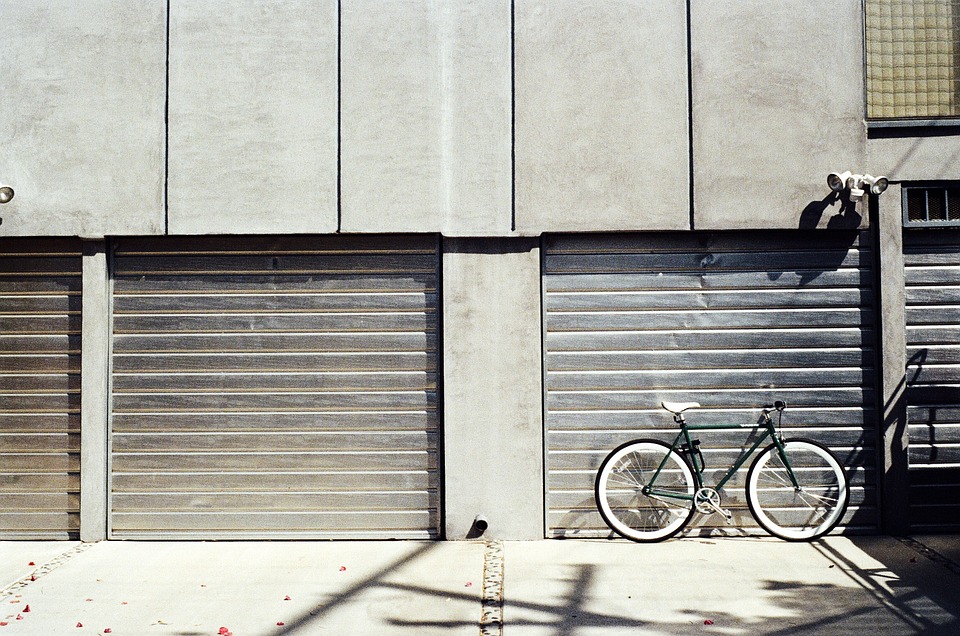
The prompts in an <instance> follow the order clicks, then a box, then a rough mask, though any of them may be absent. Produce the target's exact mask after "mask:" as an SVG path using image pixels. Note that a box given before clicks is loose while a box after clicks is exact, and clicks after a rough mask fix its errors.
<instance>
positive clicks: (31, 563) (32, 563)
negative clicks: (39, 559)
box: [27, 561, 36, 565]
mask: <svg viewBox="0 0 960 636" xmlns="http://www.w3.org/2000/svg"><path fill="white" fill-rule="evenodd" d="M27 565H36V563H34V562H33V561H31V562H30V563H27Z"/></svg>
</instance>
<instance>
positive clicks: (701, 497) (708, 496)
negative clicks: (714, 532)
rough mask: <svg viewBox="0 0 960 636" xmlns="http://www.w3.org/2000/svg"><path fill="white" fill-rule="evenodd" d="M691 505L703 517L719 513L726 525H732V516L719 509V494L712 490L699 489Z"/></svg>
mask: <svg viewBox="0 0 960 636" xmlns="http://www.w3.org/2000/svg"><path fill="white" fill-rule="evenodd" d="M693 504H694V506H696V508H697V512H700V513H702V514H705V515H709V514H712V513H714V512H719V513H720V514H721V515H723V518H724V519H726V520H727V523H733V514H731V513H730V512H728V511H726V510H724V509H723V508H721V507H720V493H718V492H717V491H716V490H714V489H713V488H701V489H700V490H698V491H697V493H696V494H695V495H694V496H693Z"/></svg>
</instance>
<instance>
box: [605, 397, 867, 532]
mask: <svg viewBox="0 0 960 636" xmlns="http://www.w3.org/2000/svg"><path fill="white" fill-rule="evenodd" d="M660 405H661V406H662V407H663V408H664V409H666V410H667V411H669V412H670V413H672V414H673V420H674V422H676V423H677V424H678V425H679V427H680V432H679V433H677V436H676V437H675V438H674V440H673V442H672V443H671V444H666V443H664V442H661V441H659V440H655V439H638V440H634V441H631V442H627V443H626V444H623V445H621V446H618V447H617V448H615V449H614V450H613V451H611V452H610V454H609V455H607V457H606V458H605V459H604V460H603V463H602V464H601V465H600V469H599V470H598V471H597V479H596V484H595V487H594V492H595V495H596V501H597V508H598V509H599V510H600V515H601V516H602V517H603V520H604V521H605V522H606V524H607V525H608V526H609V527H610V528H611V529H612V530H613V531H614V532H616V533H617V534H619V535H621V536H623V537H625V538H627V539H632V540H634V541H641V542H648V541H662V540H664V539H668V538H670V537H672V536H674V535H675V534H677V533H678V532H680V531H681V530H682V529H683V528H684V527H685V526H686V525H687V524H688V523H689V522H690V519H691V518H692V517H693V513H694V512H700V513H703V514H712V513H719V514H720V515H722V516H723V517H725V518H726V520H727V523H731V522H732V520H733V515H732V514H731V513H730V512H729V511H728V510H725V509H724V508H722V507H721V506H720V493H719V492H718V491H719V490H720V489H721V488H723V486H724V485H725V484H726V483H727V482H729V481H730V479H731V478H733V476H734V475H735V474H736V472H737V471H738V470H739V469H740V467H741V466H743V464H744V463H746V461H747V459H748V458H749V457H750V456H751V455H752V454H753V453H754V452H755V451H756V450H757V449H758V448H759V447H760V445H761V444H762V443H763V442H764V441H765V440H767V439H768V438H771V439H772V440H773V441H772V443H770V445H768V446H767V447H766V448H764V449H763V450H762V451H761V452H760V454H759V455H757V457H756V459H755V460H754V461H753V463H752V464H751V465H750V469H749V471H748V472H747V481H746V487H745V489H746V495H747V503H748V504H749V507H750V513H751V514H752V515H753V517H754V518H755V519H756V520H757V523H758V524H760V526H761V527H762V528H763V529H765V530H766V531H767V532H769V533H770V534H772V535H774V536H777V537H780V538H781V539H784V540H787V541H811V540H813V539H816V538H818V537H820V536H823V535H824V534H826V533H828V532H830V531H831V530H832V529H833V528H834V527H835V526H836V525H837V523H839V521H840V519H841V518H842V517H843V513H844V512H845V511H846V508H847V503H848V501H849V498H850V489H849V484H848V481H847V476H846V474H845V473H844V471H843V468H842V467H841V465H840V462H839V461H837V458H836V457H835V456H834V454H833V453H832V452H831V451H830V450H829V449H828V448H827V447H826V446H824V445H822V444H820V443H818V442H815V441H813V440H809V439H803V438H792V439H783V437H782V435H781V434H780V433H779V432H778V431H777V428H776V427H775V425H774V422H773V418H772V417H770V415H771V413H773V412H774V411H776V412H777V413H778V414H779V418H780V419H781V420H782V418H783V411H784V409H786V406H787V405H786V404H785V403H784V402H782V401H780V400H777V401H776V402H775V403H774V405H773V406H768V407H765V408H763V409H762V415H761V417H760V420H759V422H758V423H756V424H747V425H743V424H704V425H689V424H687V423H686V421H685V419H684V416H683V413H684V411H687V410H689V409H692V408H698V407H699V406H700V404H698V403H697V402H661V404H660ZM778 424H779V420H778ZM736 428H744V429H746V428H751V429H753V431H754V432H756V431H758V430H761V431H762V433H761V435H760V436H759V437H758V439H757V440H756V441H755V442H754V444H753V445H752V446H751V447H750V448H749V449H747V450H742V451H741V453H740V456H739V457H738V458H737V460H736V461H735V462H734V464H733V466H731V467H730V469H729V470H727V472H726V473H725V474H724V475H723V477H722V478H721V479H720V480H719V481H718V482H717V483H716V484H715V485H714V486H712V487H705V486H704V483H703V474H704V470H705V465H704V462H703V452H702V451H701V450H700V440H698V439H693V438H691V436H690V432H691V431H707V430H724V429H736Z"/></svg>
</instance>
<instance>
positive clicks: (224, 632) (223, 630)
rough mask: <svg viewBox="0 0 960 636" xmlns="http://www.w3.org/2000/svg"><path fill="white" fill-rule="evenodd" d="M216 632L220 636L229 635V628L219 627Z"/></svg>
mask: <svg viewBox="0 0 960 636" xmlns="http://www.w3.org/2000/svg"><path fill="white" fill-rule="evenodd" d="M217 633H218V634H220V636H230V630H229V629H227V628H226V627H221V628H220V631H219V632H217Z"/></svg>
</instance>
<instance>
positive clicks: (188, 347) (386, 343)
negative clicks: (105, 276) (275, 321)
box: [0, 331, 437, 354]
mask: <svg viewBox="0 0 960 636" xmlns="http://www.w3.org/2000/svg"><path fill="white" fill-rule="evenodd" d="M4 343H5V340H4V338H0V351H2V350H3V349H2V348H3V346H4ZM114 343H115V351H116V352H117V353H121V354H122V353H175V354H182V353H192V352H198V353H199V352H209V353H247V352H249V351H251V350H253V351H266V352H299V353H322V352H339V353H345V352H352V351H357V352H363V351H371V352H384V351H388V352H403V351H417V352H423V351H427V352H430V351H434V350H435V349H436V346H437V337H436V334H435V333H423V332H422V331H420V332H417V331H411V332H390V333H333V332H331V333H325V334H314V333H289V334H262V333H249V334H213V333H211V334H207V335H202V336H201V335H193V334H190V335H184V334H171V335H168V336H158V335H123V334H120V335H117V336H116V337H115V338H114Z"/></svg>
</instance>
